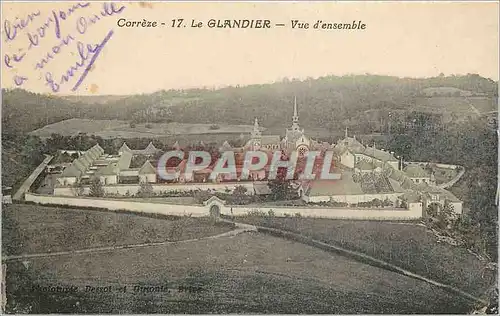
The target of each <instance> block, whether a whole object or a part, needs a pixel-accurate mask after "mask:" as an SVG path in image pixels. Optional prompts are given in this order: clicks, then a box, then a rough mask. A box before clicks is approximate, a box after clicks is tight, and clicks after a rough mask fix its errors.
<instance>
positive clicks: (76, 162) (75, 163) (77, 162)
mask: <svg viewBox="0 0 500 316" xmlns="http://www.w3.org/2000/svg"><path fill="white" fill-rule="evenodd" d="M72 166H75V167H76V169H78V170H80V172H83V171H85V169H86V168H85V165H83V163H82V162H81V160H80V158H78V159H75V160H74V161H73V163H72Z"/></svg>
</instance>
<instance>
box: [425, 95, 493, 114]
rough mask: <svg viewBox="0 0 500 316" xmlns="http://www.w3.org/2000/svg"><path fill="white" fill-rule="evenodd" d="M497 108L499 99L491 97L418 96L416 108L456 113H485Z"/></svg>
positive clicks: (426, 110)
mask: <svg viewBox="0 0 500 316" xmlns="http://www.w3.org/2000/svg"><path fill="white" fill-rule="evenodd" d="M496 109H497V100H496V99H495V98H490V97H437V96H436V97H428V98H426V97H417V98H415V110H417V111H422V112H438V113H443V112H448V113H456V114H459V115H460V114H469V113H470V114H473V115H476V114H478V113H485V112H490V111H494V110H496Z"/></svg>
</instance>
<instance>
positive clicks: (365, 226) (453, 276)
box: [243, 217, 495, 295]
mask: <svg viewBox="0 0 500 316" xmlns="http://www.w3.org/2000/svg"><path fill="white" fill-rule="evenodd" d="M243 221H244V222H249V223H253V224H258V225H262V226H271V227H275V228H281V229H285V230H291V231H295V232H299V233H301V234H304V235H306V236H311V237H312V238H314V239H317V240H321V241H324V242H328V243H332V244H336V245H340V246H343V247H345V248H347V249H353V250H357V251H361V252H363V253H366V254H369V255H371V256H374V257H376V258H378V259H382V260H386V261H388V262H390V263H393V264H395V265H398V266H400V267H402V268H405V269H408V270H410V271H412V272H415V273H418V274H421V275H424V276H426V277H429V278H431V279H434V280H437V281H440V282H442V283H445V284H449V285H453V286H456V287H458V288H460V289H463V290H465V291H468V292H469V293H471V294H475V295H482V294H483V293H484V291H485V290H486V288H488V287H489V286H490V285H491V283H492V282H493V280H494V277H495V276H494V275H493V273H492V271H489V270H484V265H483V264H482V263H481V262H480V261H479V260H478V259H477V258H476V257H474V256H473V255H471V254H470V253H468V252H467V251H466V250H465V249H463V248H459V247H454V246H451V245H449V244H445V243H439V242H438V241H437V240H436V238H435V237H434V235H432V234H431V233H430V232H428V231H427V229H426V228H425V227H421V226H415V225H408V224H401V223H390V222H377V221H349V220H328V219H310V218H301V219H297V218H273V219H271V220H270V221H269V220H267V219H264V218H258V217H248V218H245V219H243ZM483 273H484V274H483Z"/></svg>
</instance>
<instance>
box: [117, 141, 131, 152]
mask: <svg viewBox="0 0 500 316" xmlns="http://www.w3.org/2000/svg"><path fill="white" fill-rule="evenodd" d="M123 151H131V149H130V148H129V147H128V146H127V143H125V142H123V145H122V146H121V147H120V149H118V152H123Z"/></svg>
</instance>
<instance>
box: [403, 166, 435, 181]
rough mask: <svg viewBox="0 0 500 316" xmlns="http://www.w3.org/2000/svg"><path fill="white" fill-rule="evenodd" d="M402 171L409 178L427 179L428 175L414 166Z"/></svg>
mask: <svg viewBox="0 0 500 316" xmlns="http://www.w3.org/2000/svg"><path fill="white" fill-rule="evenodd" d="M403 171H404V172H405V173H406V174H407V175H408V176H409V177H410V178H429V177H430V174H429V173H428V172H427V171H425V170H424V169H423V168H422V167H420V166H419V165H416V164H412V165H408V166H406V168H404V169H403Z"/></svg>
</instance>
